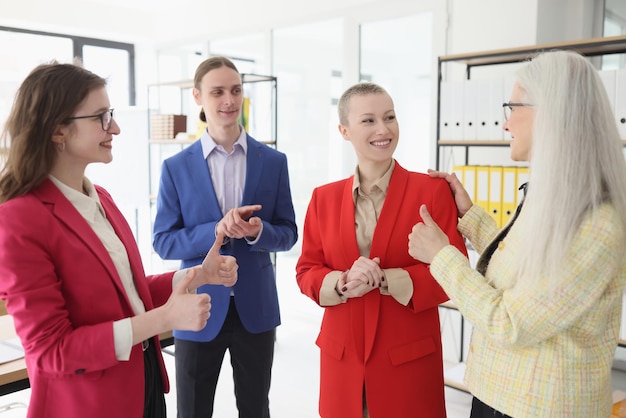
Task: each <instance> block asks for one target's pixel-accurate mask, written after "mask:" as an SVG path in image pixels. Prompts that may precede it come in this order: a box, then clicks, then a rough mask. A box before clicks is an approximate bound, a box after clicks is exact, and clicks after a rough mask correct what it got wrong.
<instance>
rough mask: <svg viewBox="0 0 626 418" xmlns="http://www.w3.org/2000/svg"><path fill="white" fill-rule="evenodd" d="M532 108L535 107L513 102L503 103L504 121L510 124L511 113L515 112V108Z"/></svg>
mask: <svg viewBox="0 0 626 418" xmlns="http://www.w3.org/2000/svg"><path fill="white" fill-rule="evenodd" d="M532 106H534V105H533V104H530V103H513V102H509V103H502V109H504V120H505V121H507V122H508V120H509V118H510V117H511V111H512V110H513V108H514V107H532Z"/></svg>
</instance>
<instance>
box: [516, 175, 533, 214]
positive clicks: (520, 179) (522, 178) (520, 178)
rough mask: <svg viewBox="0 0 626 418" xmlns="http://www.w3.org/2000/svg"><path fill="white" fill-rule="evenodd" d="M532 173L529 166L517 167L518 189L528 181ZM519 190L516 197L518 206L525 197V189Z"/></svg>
mask: <svg viewBox="0 0 626 418" xmlns="http://www.w3.org/2000/svg"><path fill="white" fill-rule="evenodd" d="M529 175H530V172H529V168H528V167H517V185H516V189H519V187H520V186H521V185H522V184H524V183H526V182H527V181H528V177H529ZM516 192H517V197H516V199H515V206H516V207H517V205H519V204H520V202H521V201H522V199H523V198H524V191H523V190H516Z"/></svg>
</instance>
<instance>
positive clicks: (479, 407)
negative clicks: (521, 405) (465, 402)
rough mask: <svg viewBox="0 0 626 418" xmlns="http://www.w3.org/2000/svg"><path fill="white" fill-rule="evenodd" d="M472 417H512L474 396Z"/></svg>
mask: <svg viewBox="0 0 626 418" xmlns="http://www.w3.org/2000/svg"><path fill="white" fill-rule="evenodd" d="M470 418H511V417H510V416H508V415H504V414H503V413H502V412H499V411H496V410H495V409H493V408H492V407H490V406H489V405H487V404H485V403H483V402H482V401H481V400H480V399H478V398H477V397H475V396H474V398H473V399H472V412H471V413H470Z"/></svg>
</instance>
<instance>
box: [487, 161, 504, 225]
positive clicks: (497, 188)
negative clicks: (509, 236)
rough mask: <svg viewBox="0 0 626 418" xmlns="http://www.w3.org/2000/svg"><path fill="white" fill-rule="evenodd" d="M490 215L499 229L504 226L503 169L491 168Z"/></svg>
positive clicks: (499, 167)
mask: <svg viewBox="0 0 626 418" xmlns="http://www.w3.org/2000/svg"><path fill="white" fill-rule="evenodd" d="M487 207H488V208H489V213H490V214H491V216H493V218H494V219H495V220H496V225H498V228H500V227H501V226H502V167H501V166H495V165H494V166H490V167H489V202H488V203H487Z"/></svg>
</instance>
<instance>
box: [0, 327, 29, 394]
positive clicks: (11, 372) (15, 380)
mask: <svg viewBox="0 0 626 418" xmlns="http://www.w3.org/2000/svg"><path fill="white" fill-rule="evenodd" d="M15 337H17V334H16V333H15V327H14V326H13V317H12V316H10V315H2V316H0V340H8V339H9V338H15ZM29 387H30V383H29V382H28V374H27V373H26V361H25V360H24V358H23V357H22V358H20V359H17V360H13V361H9V362H8V363H3V364H0V395H6V394H7V393H12V392H17V391H18V390H22V389H26V388H29Z"/></svg>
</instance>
